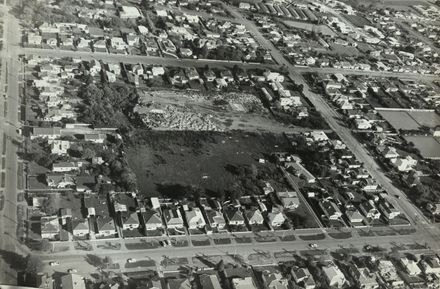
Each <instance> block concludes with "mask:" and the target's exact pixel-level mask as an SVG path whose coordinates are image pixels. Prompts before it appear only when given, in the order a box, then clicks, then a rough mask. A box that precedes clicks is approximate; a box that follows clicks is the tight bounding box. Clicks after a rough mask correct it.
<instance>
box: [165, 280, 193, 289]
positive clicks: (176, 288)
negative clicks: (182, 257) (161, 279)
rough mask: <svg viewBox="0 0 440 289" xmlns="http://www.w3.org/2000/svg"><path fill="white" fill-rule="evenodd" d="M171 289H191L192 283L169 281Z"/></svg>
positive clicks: (187, 281)
mask: <svg viewBox="0 0 440 289" xmlns="http://www.w3.org/2000/svg"><path fill="white" fill-rule="evenodd" d="M168 288H169V289H191V283H190V281H189V279H169V280H168Z"/></svg>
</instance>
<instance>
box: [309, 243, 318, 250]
mask: <svg viewBox="0 0 440 289" xmlns="http://www.w3.org/2000/svg"><path fill="white" fill-rule="evenodd" d="M309 247H310V248H313V249H315V248H318V244H316V243H310V244H309Z"/></svg>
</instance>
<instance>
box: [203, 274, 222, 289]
mask: <svg viewBox="0 0 440 289" xmlns="http://www.w3.org/2000/svg"><path fill="white" fill-rule="evenodd" d="M200 285H202V288H203V289H221V288H222V287H221V285H220V282H219V280H218V277H217V275H214V274H212V275H208V274H203V275H200Z"/></svg>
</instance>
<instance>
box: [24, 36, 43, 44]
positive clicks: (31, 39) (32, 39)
mask: <svg viewBox="0 0 440 289" xmlns="http://www.w3.org/2000/svg"><path fill="white" fill-rule="evenodd" d="M42 42H43V38H42V37H41V36H40V35H38V34H36V33H29V34H28V35H27V44H28V45H29V46H36V47H40V46H41V44H42Z"/></svg>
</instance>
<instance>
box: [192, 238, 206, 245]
mask: <svg viewBox="0 0 440 289" xmlns="http://www.w3.org/2000/svg"><path fill="white" fill-rule="evenodd" d="M191 242H192V244H193V245H194V246H209V245H211V241H209V239H205V240H192V241H191Z"/></svg>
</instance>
